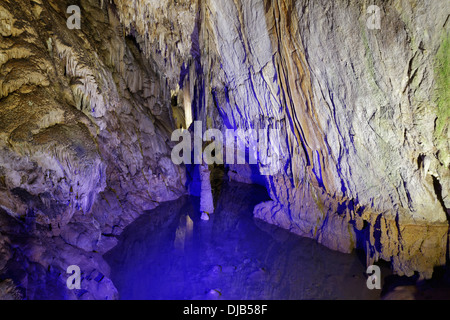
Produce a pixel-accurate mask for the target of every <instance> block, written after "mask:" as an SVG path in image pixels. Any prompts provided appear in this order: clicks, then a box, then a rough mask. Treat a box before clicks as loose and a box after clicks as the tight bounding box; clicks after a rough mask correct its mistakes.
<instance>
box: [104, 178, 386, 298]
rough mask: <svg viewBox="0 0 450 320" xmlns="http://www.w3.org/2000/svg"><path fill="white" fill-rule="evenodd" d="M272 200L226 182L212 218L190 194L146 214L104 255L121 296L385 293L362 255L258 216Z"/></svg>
mask: <svg viewBox="0 0 450 320" xmlns="http://www.w3.org/2000/svg"><path fill="white" fill-rule="evenodd" d="M267 199H268V198H267V193H266V191H265V189H264V188H262V187H260V186H250V185H245V184H237V183H227V184H226V185H225V186H224V188H223V190H222V192H221V195H220V198H219V200H218V202H217V206H216V210H215V213H214V214H212V215H211V219H210V220H209V221H202V220H201V219H200V212H199V199H198V198H197V197H188V196H186V197H182V198H180V199H178V200H176V201H173V202H168V203H163V204H161V206H159V207H158V208H156V209H154V210H152V211H149V212H147V213H145V214H143V215H142V216H141V217H139V218H138V219H137V220H136V221H135V222H134V223H133V224H131V225H130V226H129V227H128V228H126V229H125V231H124V232H123V234H122V235H121V237H120V239H119V244H118V245H117V246H116V247H115V248H114V249H113V250H111V251H110V252H108V253H107V254H106V255H105V259H106V260H107V261H108V263H109V264H110V266H111V278H112V280H113V282H114V283H115V284H116V286H117V288H118V290H119V293H120V297H121V299H238V300H239V299H249V300H250V299H377V298H378V297H379V295H380V292H379V290H368V289H367V287H366V276H365V267H364V264H363V262H361V261H360V260H359V259H358V258H357V257H356V255H354V254H342V253H339V252H335V251H331V250H329V249H327V248H325V247H323V246H321V245H319V244H317V243H316V242H315V241H313V240H311V239H306V238H301V237H298V236H296V235H294V234H291V233H289V232H287V231H286V230H283V229H279V228H277V227H275V226H272V225H269V224H267V223H264V222H262V221H259V220H256V219H254V218H253V217H252V212H253V208H254V206H255V205H256V204H257V203H259V202H261V201H265V200H267ZM382 272H383V276H384V274H385V273H386V272H387V271H386V270H383V271H382Z"/></svg>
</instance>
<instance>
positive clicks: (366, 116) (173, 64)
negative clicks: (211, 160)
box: [116, 0, 450, 277]
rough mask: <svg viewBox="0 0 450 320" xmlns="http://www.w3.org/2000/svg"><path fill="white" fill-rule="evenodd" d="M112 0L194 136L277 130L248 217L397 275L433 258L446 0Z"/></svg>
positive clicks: (440, 227) (439, 216)
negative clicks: (271, 163) (195, 125)
mask: <svg viewBox="0 0 450 320" xmlns="http://www.w3.org/2000/svg"><path fill="white" fill-rule="evenodd" d="M116 2H117V3H118V7H120V8H121V10H119V11H120V14H121V19H122V21H124V24H125V25H126V26H127V29H128V30H137V32H138V33H139V35H140V39H141V40H140V43H141V47H142V48H143V50H144V52H146V54H147V55H148V56H151V57H155V56H156V57H158V58H154V59H155V61H157V64H159V65H160V69H163V70H166V71H167V72H166V75H167V77H168V78H172V83H176V86H180V87H179V88H178V87H177V88H176V89H177V90H178V91H179V92H180V94H178V95H177V99H178V102H179V104H180V105H185V103H186V101H185V98H186V99H188V101H187V102H188V104H191V105H192V108H191V110H192V113H193V115H194V118H195V119H196V120H202V121H203V123H204V126H205V128H211V127H214V128H221V129H226V128H242V129H244V130H247V129H250V128H253V129H258V128H277V129H278V130H279V132H280V137H279V138H278V139H275V140H273V141H272V146H273V145H276V147H277V149H278V150H280V152H279V155H280V161H282V163H283V168H284V170H283V171H282V172H280V173H279V174H278V175H274V176H268V177H266V184H267V186H268V189H269V191H270V194H271V197H272V199H273V201H272V202H267V203H264V204H261V205H259V206H258V207H257V208H256V209H255V216H256V217H259V218H261V219H264V220H266V221H269V222H271V223H274V224H277V225H280V226H283V227H284V228H287V229H289V230H291V231H293V232H296V233H298V234H301V235H304V236H308V237H312V238H315V239H317V240H318V241H320V242H321V243H323V244H325V245H327V246H329V247H331V248H333V249H338V250H341V251H344V252H349V251H351V250H352V249H354V248H355V247H359V248H362V249H364V250H365V251H366V254H367V260H368V262H373V261H375V260H378V259H384V260H387V261H390V262H392V265H393V269H394V270H395V271H396V272H397V273H399V274H406V275H411V274H412V273H413V272H414V271H418V272H419V273H421V274H422V275H423V276H425V277H430V276H431V273H432V270H433V266H435V265H442V264H444V263H445V258H446V250H447V242H448V238H447V230H448V222H447V214H448V208H449V198H448V192H449V191H448V190H449V185H450V183H449V178H450V177H449V163H450V158H449V142H448V141H449V139H448V137H449V131H448V110H449V108H448V99H447V98H448V89H447V88H448V85H447V84H448V37H449V25H448V21H449V19H448V15H449V7H448V4H447V3H446V1H441V0H438V1H433V2H432V3H430V2H425V1H373V2H371V3H368V2H365V1H326V0H319V1H291V0H277V1H264V0H252V1H201V2H197V1H187V0H186V1H177V2H172V1H160V2H159V3H158V5H154V4H152V3H150V2H149V1H145V0H140V1H132V3H131V2H130V1H124V0H118V1H116ZM370 5H375V6H376V7H375V8H378V9H379V10H378V12H376V10H375V11H373V9H371V8H370V7H369V6H370ZM372 8H373V7H372ZM188 12H189V13H190V14H189V13H188ZM374 15H378V16H374ZM146 17H151V18H149V19H147V18H146ZM378 17H379V20H380V21H379V22H380V23H379V28H378V26H377V25H376V23H375V24H374V22H373V19H377V18H378ZM431 17H432V18H431ZM169 21H170V23H169ZM155 22H157V23H155ZM375 22H376V21H375ZM371 24H372V25H371ZM373 25H374V26H373ZM186 29H188V31H186ZM189 48H190V49H189ZM188 53H190V54H188ZM177 70H178V71H179V72H178V73H177V72H176V71H177ZM169 83H171V81H169ZM181 92H182V93H183V94H181ZM245 170H247V169H245ZM234 171H236V170H234Z"/></svg>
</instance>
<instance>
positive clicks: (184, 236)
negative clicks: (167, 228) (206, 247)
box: [173, 215, 194, 251]
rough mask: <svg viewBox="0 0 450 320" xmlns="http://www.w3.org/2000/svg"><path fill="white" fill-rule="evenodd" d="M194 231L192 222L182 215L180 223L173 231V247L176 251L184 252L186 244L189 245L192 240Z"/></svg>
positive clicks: (187, 216)
mask: <svg viewBox="0 0 450 320" xmlns="http://www.w3.org/2000/svg"><path fill="white" fill-rule="evenodd" d="M193 229H194V221H192V219H191V217H189V215H182V216H181V217H180V223H179V224H178V228H177V230H176V231H175V240H174V242H173V246H174V248H175V249H176V250H178V251H184V247H185V245H186V243H187V244H188V245H189V244H190V241H191V239H192V231H193Z"/></svg>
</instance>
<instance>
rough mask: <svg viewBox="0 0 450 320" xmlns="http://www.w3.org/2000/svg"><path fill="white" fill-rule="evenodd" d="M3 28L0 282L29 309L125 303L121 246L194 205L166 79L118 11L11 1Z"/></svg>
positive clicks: (92, 4) (2, 14)
mask: <svg viewBox="0 0 450 320" xmlns="http://www.w3.org/2000/svg"><path fill="white" fill-rule="evenodd" d="M72 4H76V5H78V6H79V7H80V9H81V18H82V19H81V29H80V30H76V29H73V30H70V29H68V27H67V26H66V21H67V18H68V17H69V16H70V15H71V14H70V13H69V14H68V13H66V11H67V8H68V7H69V5H72ZM0 20H1V29H0V34H1V39H0V150H1V152H0V217H1V218H0V220H1V221H2V223H0V242H1V243H2V244H3V245H2V246H1V250H0V280H3V279H10V280H7V281H12V282H13V283H14V284H15V285H16V286H17V290H19V291H20V292H21V294H22V298H24V299H43V298H57V299H59V298H73V299H115V298H117V297H118V295H117V290H116V289H115V288H114V285H113V284H112V282H111V281H110V280H109V279H108V273H109V267H108V265H107V264H106V263H105V262H104V261H103V259H102V256H101V255H102V254H103V253H104V252H106V251H107V250H109V249H110V248H111V247H113V246H114V245H115V243H116V242H117V241H116V239H115V237H114V235H117V234H119V233H120V232H121V230H122V229H123V228H124V227H125V226H126V225H127V224H129V223H130V222H132V221H133V220H134V219H135V218H136V217H137V216H138V215H139V214H141V213H142V212H143V211H144V210H147V209H151V208H154V207H155V206H157V205H158V204H159V203H160V202H162V201H167V200H173V199H176V198H178V197H179V196H180V195H181V194H183V193H185V189H184V183H183V181H184V179H185V178H184V171H183V168H178V167H176V166H174V164H173V163H172V161H171V160H170V150H171V148H170V143H171V142H170V141H169V140H170V139H169V138H170V133H171V131H172V130H173V127H174V121H173V119H172V112H171V106H170V91H169V90H168V87H167V86H166V81H165V78H164V76H163V75H161V74H159V73H158V72H157V70H155V69H153V68H152V66H151V64H150V63H149V62H148V61H147V60H146V59H145V58H144V57H143V56H142V54H141V53H140V51H139V48H138V46H137V44H136V43H135V42H134V39H133V37H128V36H126V34H125V32H124V30H123V26H122V25H121V23H120V22H119V18H118V15H117V12H116V9H115V7H114V6H113V5H112V4H108V5H106V3H104V4H103V3H102V2H101V1H84V0H83V1H76V3H72V2H70V1H41V0H33V1H25V0H24V1H8V0H4V1H3V0H2V1H0ZM70 265H79V266H80V268H81V271H82V277H83V278H82V282H81V290H74V291H69V290H68V289H67V288H66V283H65V281H66V279H67V277H68V275H67V274H66V269H67V267H68V266H70Z"/></svg>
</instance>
